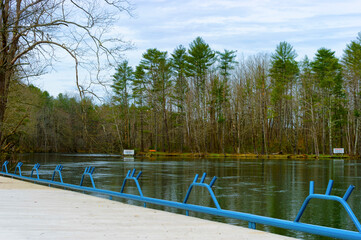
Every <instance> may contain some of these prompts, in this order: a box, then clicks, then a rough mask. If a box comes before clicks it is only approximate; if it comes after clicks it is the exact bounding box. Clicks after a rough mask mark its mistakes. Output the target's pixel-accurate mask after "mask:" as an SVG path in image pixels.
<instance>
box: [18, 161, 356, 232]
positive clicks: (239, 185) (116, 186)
mask: <svg viewBox="0 0 361 240" xmlns="http://www.w3.org/2000/svg"><path fill="white" fill-rule="evenodd" d="M18 159H19V160H20V161H22V162H24V166H23V167H22V171H23V175H26V176H29V175H30V172H31V168H32V167H33V166H34V164H35V163H37V162H38V163H40V164H41V167H40V169H39V171H40V178H43V179H50V178H51V175H52V173H53V171H54V169H55V167H56V165H57V164H62V165H63V166H64V169H63V171H62V175H63V179H64V182H66V183H72V184H79V183H80V179H81V175H82V173H83V172H84V169H85V167H87V166H94V167H95V172H94V174H93V177H94V181H95V185H96V187H97V188H102V189H108V190H113V191H119V190H120V188H121V185H122V182H123V179H124V177H125V175H126V174H127V172H128V170H131V169H133V168H136V169H137V171H139V170H141V171H142V172H143V174H142V176H141V177H140V179H139V180H140V185H141V188H142V191H143V194H144V196H147V197H153V198H160V199H166V200H171V201H177V202H182V201H183V199H184V197H185V194H186V192H187V190H188V186H189V185H190V184H191V182H192V181H193V179H194V176H195V174H199V175H202V173H203V172H207V174H208V175H207V178H206V181H205V182H206V183H209V182H210V181H211V179H212V177H213V176H217V177H218V179H217V181H216V183H215V185H214V187H213V190H214V193H215V195H216V197H217V199H218V202H219V204H220V206H221V208H222V209H227V210H233V211H239V212H246V213H252V214H257V215H262V216H268V217H274V218H280V219H286V220H291V221H293V220H294V219H295V217H296V215H297V213H298V211H299V209H300V207H301V205H302V203H303V201H304V199H305V198H306V197H307V195H308V192H309V181H311V180H312V181H315V193H322V194H323V193H325V191H326V188H327V184H328V181H329V179H333V180H334V187H333V189H332V192H331V194H332V195H338V196H343V194H344V193H345V191H346V190H347V188H348V186H349V185H350V184H352V185H355V186H356V188H355V190H354V192H353V193H352V195H351V197H350V198H349V200H348V203H349V204H350V206H351V208H352V209H353V211H354V213H355V215H356V216H357V217H358V218H359V219H360V218H361V207H360V202H361V184H360V183H361V182H360V177H359V175H360V174H358V172H360V173H361V160H341V159H332V160H330V159H327V160H313V159H312V160H290V159H287V160H278V159H246V160H245V159H229V158H227V159H217V158H211V159H181V158H157V159H146V158H135V159H134V160H132V159H130V160H126V161H124V159H123V158H122V157H121V156H114V155H103V154H23V155H19V156H18ZM12 165H13V166H14V165H15V164H12ZM359 169H360V170H359ZM12 171H13V170H12ZM87 180H89V179H86V180H85V185H87V186H91V185H90V181H87ZM125 192H127V193H131V194H138V192H137V189H136V187H135V185H134V184H133V183H131V182H129V185H127V187H126V190H125ZM116 200H119V201H122V202H127V203H132V204H136V205H141V204H140V203H136V202H133V201H129V200H122V199H116ZM188 203H192V204H199V205H204V206H210V207H214V204H213V202H212V199H211V198H210V196H209V195H208V192H207V191H204V190H203V189H202V188H194V189H193V191H192V194H191V196H190V198H189V200H188ZM150 207H153V208H160V209H163V208H162V207H157V206H153V205H152V206H151V205H150ZM165 210H167V211H172V212H177V213H182V214H184V211H183V210H176V209H171V208H166V209H165ZM190 215H192V216H197V217H201V218H206V219H211V220H215V221H221V222H226V223H230V224H235V225H240V226H248V223H247V222H244V221H239V220H234V219H224V218H221V217H216V216H209V215H204V214H198V213H192V212H191V213H190ZM301 222H305V223H311V224H316V225H317V224H318V225H324V226H330V227H335V228H343V229H349V230H353V231H356V228H355V227H354V225H353V223H352V221H351V220H350V219H349V217H348V215H347V213H346V211H345V210H344V209H343V208H342V207H341V205H340V204H339V203H337V202H330V201H325V200H312V201H311V202H310V204H309V207H308V208H307V209H306V211H305V213H304V215H303V216H302V218H301ZM257 229H259V230H264V231H269V232H273V233H278V234H283V235H287V236H292V237H296V238H302V239H328V238H325V237H319V236H314V235H309V234H305V233H302V232H296V231H289V230H283V229H278V228H274V227H270V226H263V225H257Z"/></svg>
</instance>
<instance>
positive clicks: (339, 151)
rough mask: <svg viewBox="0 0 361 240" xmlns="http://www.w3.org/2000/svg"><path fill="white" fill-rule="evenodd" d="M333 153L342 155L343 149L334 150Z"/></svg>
mask: <svg viewBox="0 0 361 240" xmlns="http://www.w3.org/2000/svg"><path fill="white" fill-rule="evenodd" d="M333 153H341V154H344V153H345V150H344V149H343V148H334V149H333Z"/></svg>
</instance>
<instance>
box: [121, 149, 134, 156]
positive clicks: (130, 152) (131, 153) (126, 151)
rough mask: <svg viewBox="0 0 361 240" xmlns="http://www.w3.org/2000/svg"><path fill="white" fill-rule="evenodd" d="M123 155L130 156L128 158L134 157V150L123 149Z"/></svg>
mask: <svg viewBox="0 0 361 240" xmlns="http://www.w3.org/2000/svg"><path fill="white" fill-rule="evenodd" d="M123 155H130V156H134V150H133V149H132V150H130V149H124V151H123Z"/></svg>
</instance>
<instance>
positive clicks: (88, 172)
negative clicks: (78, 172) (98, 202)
mask: <svg viewBox="0 0 361 240" xmlns="http://www.w3.org/2000/svg"><path fill="white" fill-rule="evenodd" d="M94 170H95V168H94V167H91V166H90V167H86V168H85V170H84V173H83V175H82V176H81V180H80V186H83V182H84V177H85V176H86V175H88V176H89V178H90V181H91V183H92V186H93V188H95V183H94V179H93V173H94Z"/></svg>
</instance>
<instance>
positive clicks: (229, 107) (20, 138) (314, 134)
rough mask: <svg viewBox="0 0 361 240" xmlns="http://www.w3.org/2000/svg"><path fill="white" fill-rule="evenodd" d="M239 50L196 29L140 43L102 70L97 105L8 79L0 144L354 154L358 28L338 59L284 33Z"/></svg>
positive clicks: (360, 58)
mask: <svg viewBox="0 0 361 240" xmlns="http://www.w3.org/2000/svg"><path fill="white" fill-rule="evenodd" d="M239 56H241V54H239ZM239 56H238V57H237V52H236V51H234V50H224V51H222V52H217V51H214V50H213V49H212V48H211V47H210V46H209V45H208V44H207V43H206V42H205V41H204V40H203V39H202V38H200V37H198V38H196V39H195V40H194V41H192V42H191V43H190V44H189V46H188V47H184V46H178V47H176V48H175V49H174V51H173V52H171V53H167V52H164V51H161V50H158V49H156V48H153V49H148V50H147V51H146V52H145V53H144V54H143V56H142V60H141V61H140V63H139V65H138V66H136V67H134V68H133V67H131V66H130V65H129V64H128V62H127V61H123V62H121V63H120V64H119V65H118V67H117V68H116V69H115V73H114V74H113V75H112V73H109V75H110V76H111V75H112V80H113V83H112V85H111V89H112V91H113V94H112V98H111V100H109V101H107V102H103V103H99V102H97V103H96V104H95V103H94V101H92V99H91V98H90V96H86V95H85V96H82V98H78V97H76V96H68V95H66V94H60V95H59V96H57V97H52V96H49V94H48V93H47V92H43V91H41V90H40V89H38V88H36V87H34V86H32V85H26V84H24V83H23V82H22V81H21V80H18V81H13V82H12V85H11V91H10V94H9V104H8V106H9V107H8V109H7V112H6V117H5V121H4V122H5V124H4V125H3V126H2V132H3V134H2V135H3V136H2V139H1V148H2V151H22V152H114V153H119V152H122V150H123V149H136V150H137V151H138V152H144V153H147V152H148V150H149V149H152V150H156V151H160V152H168V153H182V152H183V153H184V152H187V153H192V154H199V153H201V154H207V153H221V155H222V154H223V156H224V154H254V155H259V154H266V155H270V156H271V155H276V154H281V155H285V154H292V155H302V154H314V155H315V156H318V155H320V154H329V155H332V149H333V148H334V147H342V148H345V152H346V153H348V154H350V155H359V154H360V153H361V143H360V120H361V119H360V118H361V101H360V100H361V99H360V97H361V92H360V83H361V35H360V34H359V36H358V37H357V38H356V39H355V40H354V41H352V42H350V43H348V44H347V45H346V47H345V50H344V53H343V55H342V57H341V58H337V57H336V56H335V52H333V51H332V50H331V49H326V48H320V49H319V50H318V51H317V52H316V53H315V56H314V57H312V58H308V57H307V56H306V57H304V58H302V60H300V61H296V58H297V52H296V50H295V49H294V48H293V47H292V45H291V44H290V43H287V42H281V43H279V44H278V45H277V47H276V49H275V51H274V52H273V53H271V54H266V53H259V54H256V55H253V56H249V57H246V58H242V57H239Z"/></svg>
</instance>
